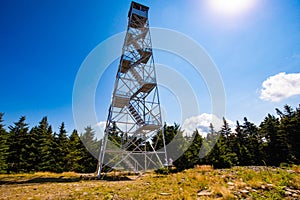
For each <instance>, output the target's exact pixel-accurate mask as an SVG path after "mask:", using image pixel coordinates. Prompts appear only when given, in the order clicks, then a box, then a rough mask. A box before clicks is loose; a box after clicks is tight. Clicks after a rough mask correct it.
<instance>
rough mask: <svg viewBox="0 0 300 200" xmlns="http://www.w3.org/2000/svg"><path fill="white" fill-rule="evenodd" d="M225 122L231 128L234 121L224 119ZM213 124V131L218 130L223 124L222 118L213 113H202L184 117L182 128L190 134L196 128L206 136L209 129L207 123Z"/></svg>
mask: <svg viewBox="0 0 300 200" xmlns="http://www.w3.org/2000/svg"><path fill="white" fill-rule="evenodd" d="M226 121H227V123H228V124H229V126H230V127H231V128H233V127H234V126H235V123H234V122H233V121H231V120H228V119H226ZM210 123H212V124H213V126H214V129H215V131H218V130H220V127H221V126H222V125H223V119H220V118H218V117H216V116H215V115H213V114H208V113H203V114H201V115H197V116H193V117H190V118H188V119H185V120H184V122H183V125H182V128H181V129H182V130H183V131H184V133H185V134H187V135H192V133H193V132H194V131H195V130H196V128H197V129H198V132H199V133H200V134H201V135H202V136H206V135H207V133H208V132H209V131H210V128H209V125H210Z"/></svg>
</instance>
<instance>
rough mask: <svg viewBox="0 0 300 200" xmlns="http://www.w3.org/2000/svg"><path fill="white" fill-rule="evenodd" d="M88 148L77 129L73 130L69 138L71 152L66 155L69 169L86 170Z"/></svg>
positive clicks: (75, 170)
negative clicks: (85, 159)
mask: <svg viewBox="0 0 300 200" xmlns="http://www.w3.org/2000/svg"><path fill="white" fill-rule="evenodd" d="M85 153H86V149H85V147H84V145H83V144H82V142H81V140H80V137H79V135H78V133H77V131H76V130H73V132H72V134H71V135H70V138H69V153H68V155H67V156H66V160H67V169H68V170H69V171H74V172H85V171H87V170H85V164H86V163H85V162H84V157H85Z"/></svg>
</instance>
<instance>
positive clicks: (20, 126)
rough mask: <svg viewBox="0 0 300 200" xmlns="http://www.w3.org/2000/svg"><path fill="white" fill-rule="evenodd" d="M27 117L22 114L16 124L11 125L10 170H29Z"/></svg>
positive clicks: (8, 161)
mask: <svg viewBox="0 0 300 200" xmlns="http://www.w3.org/2000/svg"><path fill="white" fill-rule="evenodd" d="M25 120H26V117H25V116H22V117H21V118H20V119H19V121H18V122H15V123H14V126H9V127H8V128H9V130H10V131H9V137H8V143H9V154H8V157H7V163H8V172H9V173H10V172H15V173H17V172H24V171H27V168H28V166H27V164H28V163H27V155H26V153H27V149H26V143H27V142H28V141H27V138H28V124H26V123H25Z"/></svg>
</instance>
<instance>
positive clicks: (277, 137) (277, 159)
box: [166, 105, 300, 170]
mask: <svg viewBox="0 0 300 200" xmlns="http://www.w3.org/2000/svg"><path fill="white" fill-rule="evenodd" d="M276 113H277V116H274V115H271V114H268V115H267V116H266V117H265V118H264V120H263V121H262V122H261V123H260V125H259V126H256V125H255V124H254V123H252V122H250V121H248V119H247V118H246V117H245V118H244V120H243V122H242V123H240V122H239V121H237V122H236V126H235V129H234V130H232V129H231V128H230V126H229V124H228V123H227V121H226V119H225V118H223V125H222V127H221V129H220V131H215V129H214V127H213V125H212V124H211V125H210V132H209V133H208V134H207V136H206V137H205V138H204V137H202V136H201V135H200V134H199V133H198V131H197V130H196V131H195V132H194V133H193V137H192V138H193V142H192V143H191V145H190V146H189V147H188V149H187V151H185V153H184V154H183V155H182V156H181V157H180V158H179V159H178V160H176V161H175V162H174V165H175V166H176V168H177V170H183V169H187V168H191V167H194V165H201V164H209V165H213V166H214V167H215V168H228V167H232V166H237V165H238V166H249V165H267V166H280V165H288V164H297V165H299V164H300V106H299V107H298V108H296V109H295V110H293V108H292V107H290V106H288V105H286V106H284V109H283V111H281V110H279V109H276ZM167 130H168V129H167ZM176 132H177V133H176ZM176 134H182V132H181V131H180V129H179V127H177V129H176V130H175V132H173V134H172V133H171V134H170V133H167V134H166V136H167V137H168V136H170V135H171V137H172V135H176ZM182 137H183V138H184V136H182ZM188 139H189V138H188V137H186V139H185V140H183V144H182V146H184V145H186V144H187V141H188ZM211 144H215V145H214V146H213V147H212V150H210V148H208V147H210V145H211ZM201 147H202V148H201ZM205 148H206V149H207V150H209V151H207V152H205V151H206V150H205ZM199 152H200V153H199ZM201 153H202V154H203V155H206V156H201Z"/></svg>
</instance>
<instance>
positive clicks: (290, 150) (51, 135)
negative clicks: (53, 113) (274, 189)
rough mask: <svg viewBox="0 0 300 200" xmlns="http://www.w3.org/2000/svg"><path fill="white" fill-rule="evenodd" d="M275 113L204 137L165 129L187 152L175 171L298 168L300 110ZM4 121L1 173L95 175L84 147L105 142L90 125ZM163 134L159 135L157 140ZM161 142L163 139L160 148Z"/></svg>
mask: <svg viewBox="0 0 300 200" xmlns="http://www.w3.org/2000/svg"><path fill="white" fill-rule="evenodd" d="M276 113H277V115H276V116H274V115H271V114H268V115H267V116H266V117H265V118H264V120H263V121H262V122H261V123H260V124H259V125H258V126H257V125H255V124H254V123H252V122H250V121H248V119H247V118H246V117H245V118H244V119H243V121H237V122H236V126H235V128H231V127H230V126H229V124H228V122H227V121H226V119H225V118H223V125H222V127H220V130H219V131H216V130H215V129H216V128H215V127H214V126H213V124H211V125H210V130H209V132H208V133H207V135H206V137H203V136H202V135H201V134H199V132H198V130H197V129H195V131H194V133H193V135H192V136H189V137H188V136H187V135H184V132H183V131H182V130H181V128H180V125H178V124H174V125H172V126H169V125H164V133H165V140H166V143H167V144H168V143H169V142H170V141H172V140H173V139H175V137H176V140H178V145H177V148H182V149H184V150H186V151H185V152H184V153H183V155H181V156H180V157H179V159H177V160H175V161H174V162H173V165H174V166H175V168H176V170H177V171H181V170H184V169H188V168H192V167H194V166H195V165H202V164H208V165H212V166H213V167H214V168H229V167H232V166H253V165H264V166H266V165H267V166H283V165H289V164H297V165H299V164H300V106H299V107H297V108H295V109H294V108H292V107H291V106H289V105H285V106H284V107H283V109H282V110H280V109H276ZM4 118H5V115H4V114H3V113H0V173H28V172H29V173H31V172H40V171H43V172H44V171H47V172H57V173H60V172H66V171H74V172H79V173H92V172H95V171H96V168H97V164H98V161H97V159H96V158H95V157H94V156H92V155H91V154H90V153H89V151H88V150H87V149H86V147H85V145H83V143H89V145H88V146H89V148H94V149H100V145H101V141H100V140H97V138H96V137H95V131H94V130H93V129H92V128H91V126H87V127H86V128H85V131H84V132H83V133H78V132H77V131H76V130H73V131H72V132H71V133H68V132H67V130H66V129H65V124H64V123H63V122H62V123H61V125H60V127H59V131H58V132H54V131H53V129H52V126H51V125H50V124H49V122H48V119H47V117H43V118H42V119H41V121H40V122H39V123H38V124H37V125H36V126H33V127H29V125H28V124H27V123H26V117H25V116H22V117H20V119H19V120H18V121H17V122H15V123H13V124H12V125H8V126H7V125H5V120H4ZM160 136H161V132H158V134H157V135H156V136H155V137H160ZM111 137H119V136H118V134H115V135H111ZM178 138H179V139H178ZM175 142H176V141H175ZM162 144H163V143H162V141H161V144H157V146H156V148H161V146H162ZM206 151H207V152H206ZM96 152H97V150H96ZM98 152H99V151H98ZM201 155H205V156H201ZM96 157H97V156H96Z"/></svg>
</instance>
